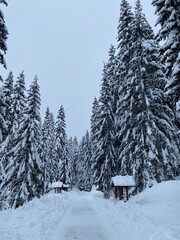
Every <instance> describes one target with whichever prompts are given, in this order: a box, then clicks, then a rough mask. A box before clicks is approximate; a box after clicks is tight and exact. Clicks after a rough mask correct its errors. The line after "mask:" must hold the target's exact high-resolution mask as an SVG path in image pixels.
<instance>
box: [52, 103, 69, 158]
mask: <svg viewBox="0 0 180 240" xmlns="http://www.w3.org/2000/svg"><path fill="white" fill-rule="evenodd" d="M55 136H56V145H55V149H56V152H57V156H58V158H59V159H62V156H63V154H64V148H65V145H66V143H67V135H66V121H65V112H64V107H63V106H61V107H60V109H59V112H58V116H57V121H56V127H55Z"/></svg>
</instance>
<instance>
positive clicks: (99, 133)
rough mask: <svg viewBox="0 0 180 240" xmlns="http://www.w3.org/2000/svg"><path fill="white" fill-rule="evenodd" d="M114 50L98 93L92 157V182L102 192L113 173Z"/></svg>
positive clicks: (107, 186) (106, 188) (110, 55)
mask: <svg viewBox="0 0 180 240" xmlns="http://www.w3.org/2000/svg"><path fill="white" fill-rule="evenodd" d="M112 56H114V48H113V47H111V48H110V51H109V61H108V62H107V64H106V65H105V66H104V70H103V79H102V86H101V93H100V116H99V117H98V118H99V119H98V123H97V125H96V126H97V128H96V135H95V136H94V138H95V139H96V149H95V150H94V153H93V156H92V168H93V174H94V176H93V180H94V182H95V183H96V184H98V185H99V189H100V190H102V191H109V190H110V179H111V176H112V175H113V172H114V171H115V162H114V160H115V155H116V154H115V149H114V136H115V131H114V113H113V103H114V99H113V95H112V80H113V78H114V71H112V69H114V66H113V65H114V61H111V59H114V57H113V58H112Z"/></svg>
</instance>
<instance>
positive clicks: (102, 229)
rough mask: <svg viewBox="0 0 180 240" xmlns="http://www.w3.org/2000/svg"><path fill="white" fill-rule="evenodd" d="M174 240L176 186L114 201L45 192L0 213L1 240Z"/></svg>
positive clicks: (179, 211)
mask: <svg viewBox="0 0 180 240" xmlns="http://www.w3.org/2000/svg"><path fill="white" fill-rule="evenodd" d="M73 239H78V240H90V239H92V240H99V239H102V240H179V239H180V181H178V180H177V181H169V182H163V183H161V184H158V185H156V186H154V187H153V188H151V189H148V190H146V191H144V192H143V193H141V194H139V195H137V196H135V197H133V198H131V199H130V200H129V202H126V203H124V202H119V201H117V200H114V199H113V198H111V199H110V200H105V199H103V195H102V194H101V193H100V192H97V191H95V190H93V191H92V192H91V193H85V192H79V191H77V190H74V191H72V192H69V193H67V192H63V193H62V194H54V193H50V194H47V195H46V196H44V197H42V198H41V199H35V200H33V201H31V202H29V203H28V204H26V205H24V206H23V207H20V208H18V209H16V210H6V211H2V212H0V240H73Z"/></svg>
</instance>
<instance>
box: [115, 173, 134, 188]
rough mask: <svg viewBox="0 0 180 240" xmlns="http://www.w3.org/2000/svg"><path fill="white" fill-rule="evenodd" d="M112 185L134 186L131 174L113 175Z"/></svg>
mask: <svg viewBox="0 0 180 240" xmlns="http://www.w3.org/2000/svg"><path fill="white" fill-rule="evenodd" d="M111 181H112V182H113V184H114V186H135V181H134V179H133V177H132V176H128V175H126V176H115V177H112V178H111Z"/></svg>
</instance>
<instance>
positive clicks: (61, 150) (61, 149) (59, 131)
mask: <svg viewBox="0 0 180 240" xmlns="http://www.w3.org/2000/svg"><path fill="white" fill-rule="evenodd" d="M55 136H56V145H55V149H56V153H57V157H58V161H60V163H59V176H58V178H59V180H60V181H62V182H63V183H66V184H70V185H72V175H71V174H72V158H71V154H70V149H69V146H68V139H67V135H66V117H65V111H64V107H63V106H62V105H61V107H60V109H59V112H58V116H57V122H56V129H55Z"/></svg>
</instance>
